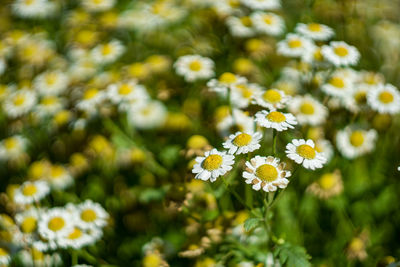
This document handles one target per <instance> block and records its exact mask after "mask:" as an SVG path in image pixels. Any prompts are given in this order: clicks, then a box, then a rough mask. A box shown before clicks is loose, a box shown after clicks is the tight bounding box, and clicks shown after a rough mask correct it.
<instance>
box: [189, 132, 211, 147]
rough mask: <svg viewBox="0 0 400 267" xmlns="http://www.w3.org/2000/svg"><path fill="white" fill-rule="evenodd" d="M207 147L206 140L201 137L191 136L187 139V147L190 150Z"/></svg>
mask: <svg viewBox="0 0 400 267" xmlns="http://www.w3.org/2000/svg"><path fill="white" fill-rule="evenodd" d="M207 145H208V141H207V138H205V137H204V136H201V135H193V136H192V137H190V138H189V140H188V142H187V146H188V147H189V148H192V149H201V148H203V147H205V146H207Z"/></svg>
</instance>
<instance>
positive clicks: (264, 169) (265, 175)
mask: <svg viewBox="0 0 400 267" xmlns="http://www.w3.org/2000/svg"><path fill="white" fill-rule="evenodd" d="M256 175H257V177H258V178H260V179H261V180H263V181H265V182H268V183H270V182H273V181H275V180H276V179H277V178H278V171H277V170H276V168H275V167H274V166H272V165H270V164H264V165H261V166H260V167H258V168H257V170H256Z"/></svg>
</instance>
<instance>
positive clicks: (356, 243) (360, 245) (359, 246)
mask: <svg viewBox="0 0 400 267" xmlns="http://www.w3.org/2000/svg"><path fill="white" fill-rule="evenodd" d="M349 248H350V249H351V250H352V251H361V250H363V249H364V242H363V241H362V240H361V239H360V238H358V237H356V238H353V240H352V241H351V242H350V245H349Z"/></svg>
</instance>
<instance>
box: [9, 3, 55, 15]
mask: <svg viewBox="0 0 400 267" xmlns="http://www.w3.org/2000/svg"><path fill="white" fill-rule="evenodd" d="M11 7H12V11H13V13H15V14H16V15H17V16H19V17H21V18H46V17H50V16H52V15H54V12H55V11H56V9H57V6H56V4H55V3H53V2H49V1H48V0H15V1H14V2H13V4H12V6H11Z"/></svg>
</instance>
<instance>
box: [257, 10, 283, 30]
mask: <svg viewBox="0 0 400 267" xmlns="http://www.w3.org/2000/svg"><path fill="white" fill-rule="evenodd" d="M251 20H252V22H253V25H254V28H255V29H256V30H257V31H258V32H260V33H263V34H267V35H271V36H279V35H281V34H282V33H283V32H284V30H285V22H284V20H283V19H282V18H281V17H280V16H278V15H276V14H274V13H271V12H261V11H258V12H254V13H253V14H251Z"/></svg>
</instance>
